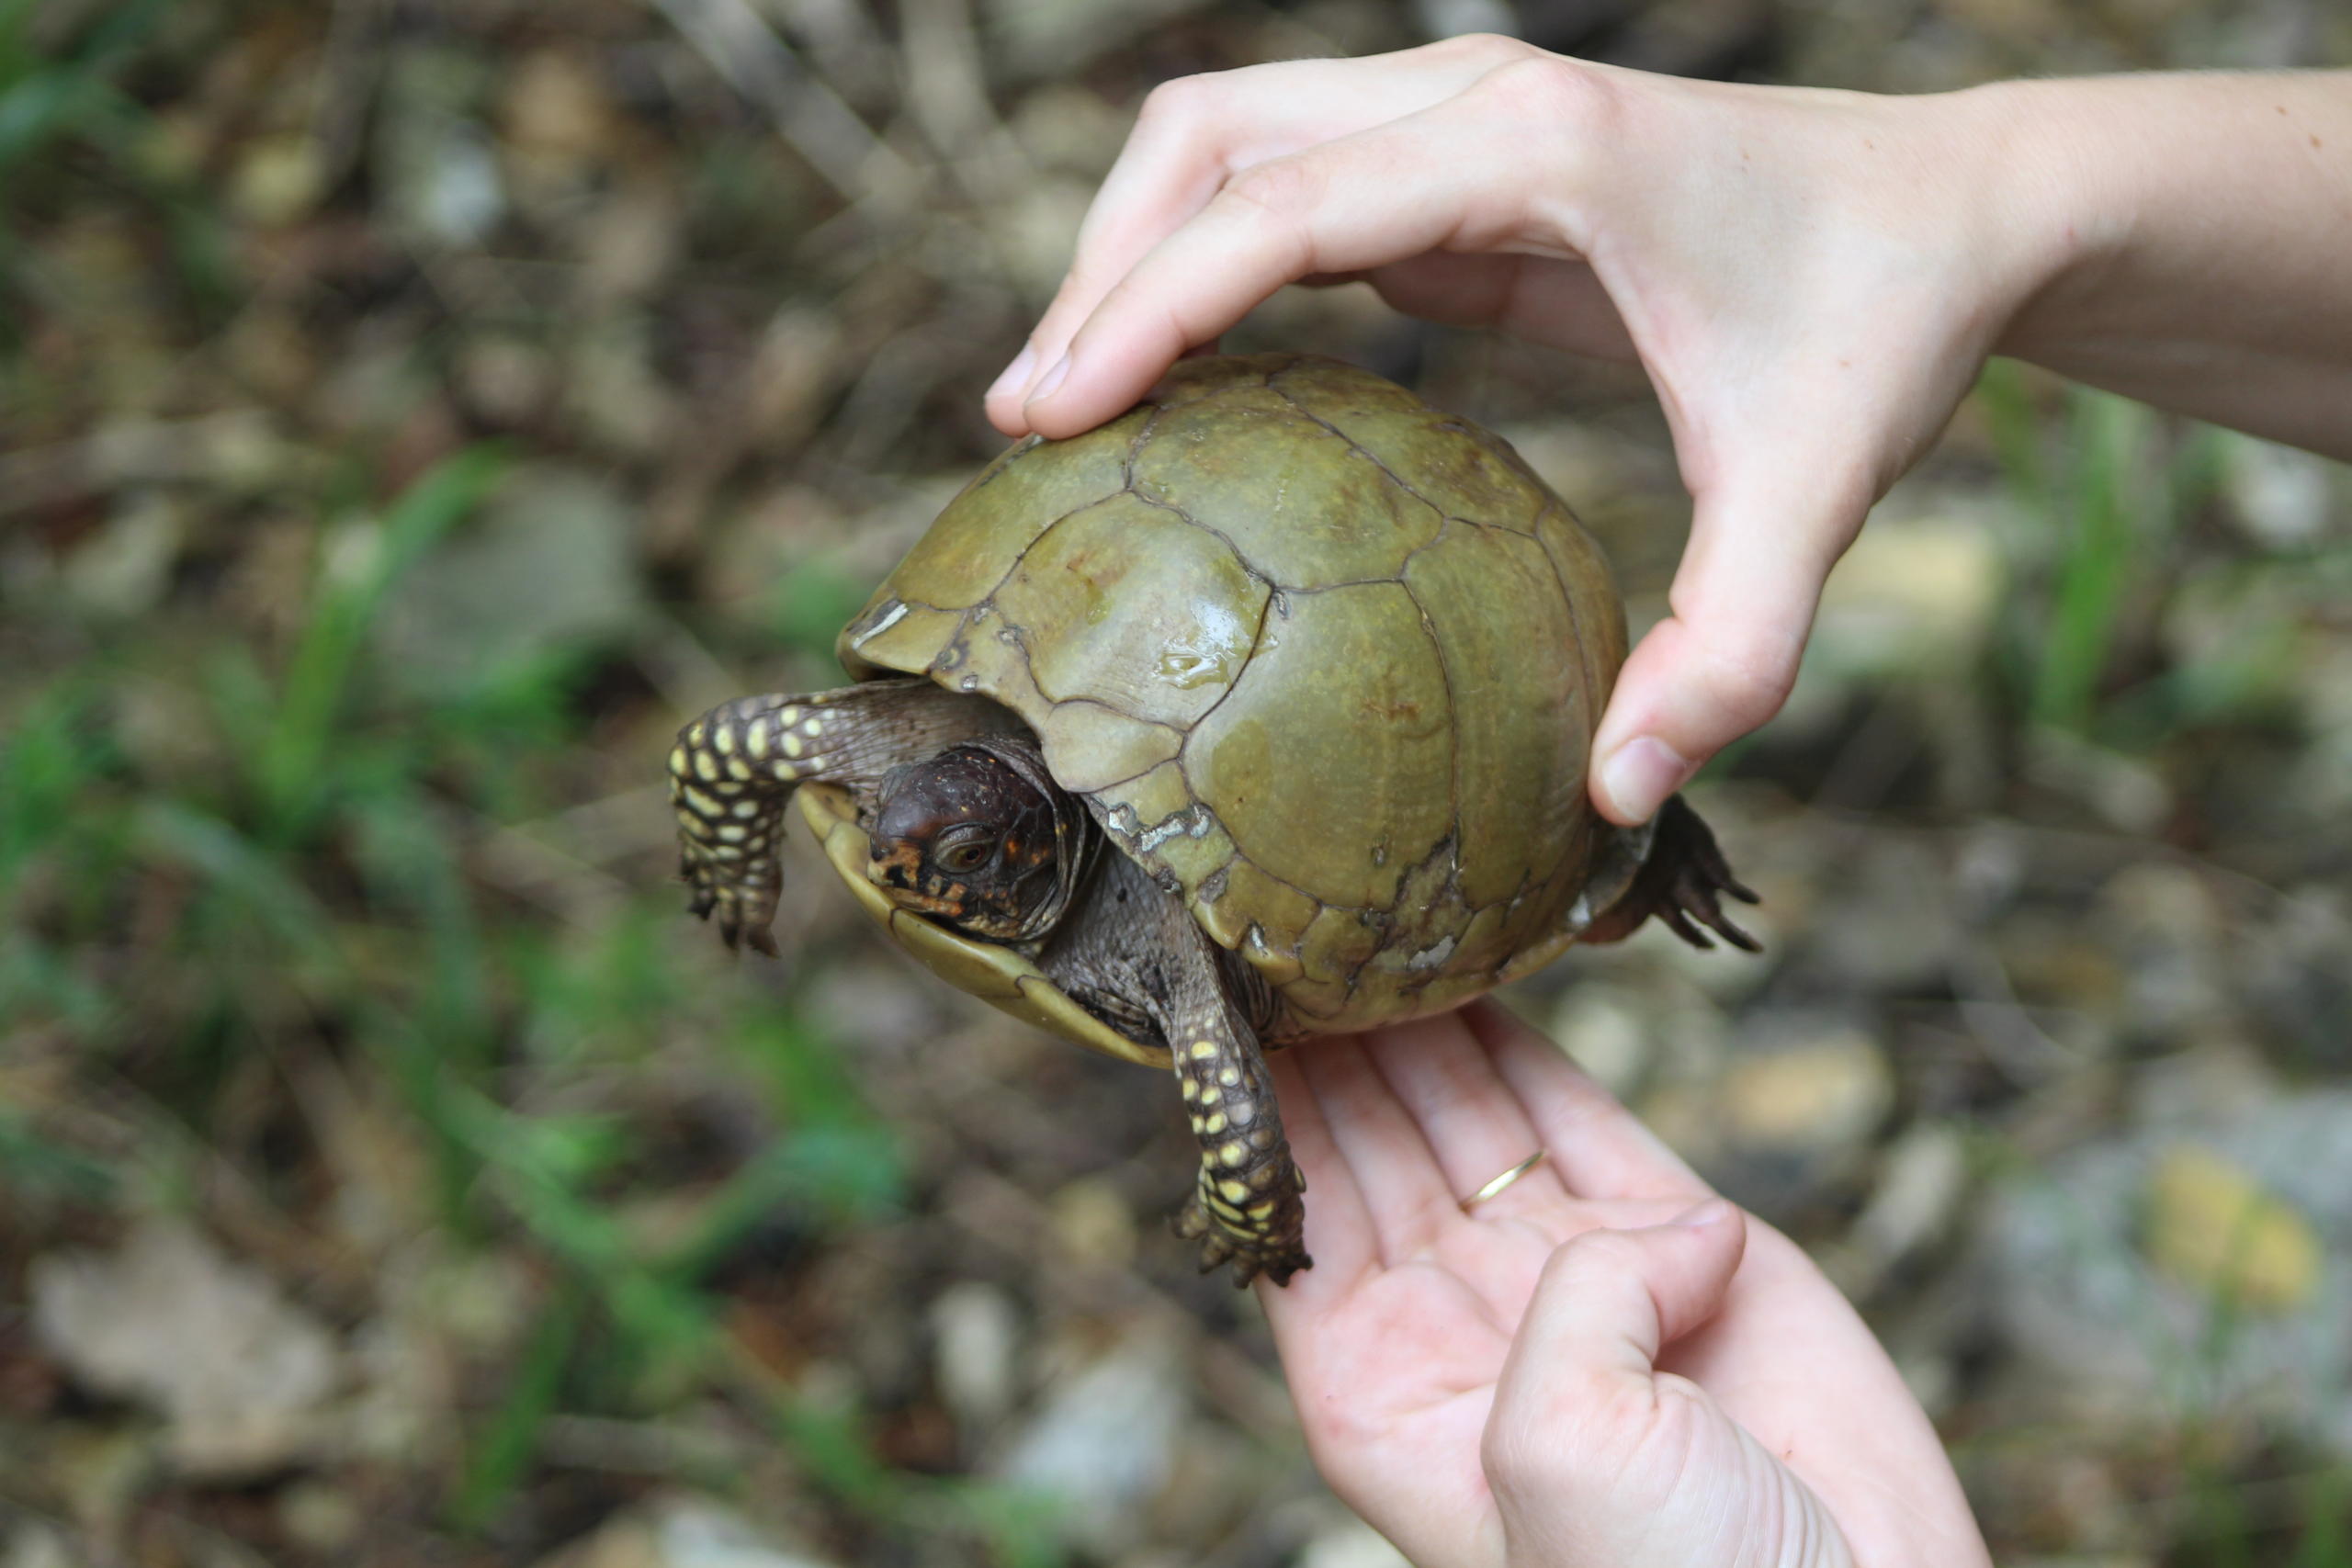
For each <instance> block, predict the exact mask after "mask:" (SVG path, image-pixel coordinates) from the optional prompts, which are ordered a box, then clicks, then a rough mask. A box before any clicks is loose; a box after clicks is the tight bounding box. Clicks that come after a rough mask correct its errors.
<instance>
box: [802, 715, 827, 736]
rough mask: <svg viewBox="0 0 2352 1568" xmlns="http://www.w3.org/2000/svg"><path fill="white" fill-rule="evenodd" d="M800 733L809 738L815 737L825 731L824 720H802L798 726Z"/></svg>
mask: <svg viewBox="0 0 2352 1568" xmlns="http://www.w3.org/2000/svg"><path fill="white" fill-rule="evenodd" d="M800 733H801V734H803V735H806V736H808V737H809V738H810V739H815V738H816V737H818V736H820V735H822V734H824V733H825V726H824V721H823V720H821V719H814V718H812V719H807V720H804V721H803V722H802V724H801V726H800Z"/></svg>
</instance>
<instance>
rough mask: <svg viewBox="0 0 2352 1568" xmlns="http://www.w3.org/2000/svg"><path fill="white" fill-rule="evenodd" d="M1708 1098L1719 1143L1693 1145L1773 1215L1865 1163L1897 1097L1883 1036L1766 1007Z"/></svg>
mask: <svg viewBox="0 0 2352 1568" xmlns="http://www.w3.org/2000/svg"><path fill="white" fill-rule="evenodd" d="M1710 1098H1711V1099H1712V1101H1713V1120H1714V1122H1715V1123H1716V1126H1717V1127H1718V1129H1719V1134H1718V1141H1717V1144H1716V1146H1715V1148H1714V1149H1713V1151H1712V1152H1711V1153H1710V1152H1705V1151H1703V1150H1702V1149H1701V1148H1694V1149H1692V1150H1691V1151H1690V1152H1691V1154H1692V1156H1693V1157H1694V1158H1697V1159H1698V1160H1699V1161H1700V1164H1701V1168H1702V1170H1704V1171H1705V1172H1706V1173H1707V1174H1708V1175H1710V1176H1711V1177H1713V1179H1715V1180H1716V1182H1717V1184H1718V1185H1719V1186H1721V1187H1722V1188H1723V1189H1724V1190H1725V1191H1728V1192H1731V1193H1733V1194H1735V1195H1736V1196H1737V1197H1738V1199H1739V1200H1740V1201H1741V1202H1743V1203H1746V1204H1747V1205H1748V1206H1749V1207H1750V1208H1753V1209H1755V1210H1756V1211H1758V1213H1762V1214H1763V1215H1764V1216H1765V1217H1766V1218H1768V1219H1769V1218H1772V1217H1775V1216H1786V1215H1787V1214H1789V1213H1792V1211H1793V1210H1795V1209H1796V1208H1798V1207H1800V1206H1801V1205H1803V1204H1804V1203H1805V1202H1807V1201H1811V1200H1813V1199H1814V1198H1815V1197H1816V1196H1818V1195H1819V1194H1820V1193H1821V1192H1822V1191H1823V1190H1825V1189H1826V1188H1827V1187H1828V1186H1829V1185H1830V1184H1832V1183H1835V1182H1838V1181H1840V1180H1843V1179H1849V1178H1851V1177H1852V1176H1853V1175H1855V1174H1856V1173H1857V1172H1858V1171H1859V1170H1860V1158H1861V1156H1862V1155H1863V1153H1864V1151H1865V1149H1866V1147H1867V1145H1869V1143H1870V1140H1871V1136H1872V1135H1873V1134H1875V1133H1876V1132H1877V1130H1878V1128H1879V1125H1880V1123H1881V1122H1883V1121H1884V1120H1885V1119H1886V1113H1887V1111H1888V1110H1889V1108H1890V1107H1891V1106H1892V1105H1893V1103H1894V1074H1893V1072H1892V1070H1891V1069H1890V1068H1889V1067H1888V1066H1887V1063H1886V1057H1885V1055H1884V1053H1883V1052H1882V1051H1881V1050H1880V1048H1879V1045H1878V1043H1877V1041H1875V1040H1874V1039H1872V1038H1871V1035H1870V1034H1868V1033H1867V1032H1864V1031H1863V1030H1862V1029H1860V1027H1858V1026H1856V1025H1855V1024H1853V1023H1851V1022H1849V1021H1841V1020H1838V1019H1837V1018H1834V1017H1826V1016H1822V1015H1817V1014H1812V1013H1806V1012H1798V1011H1786V1012H1767V1013H1761V1014H1755V1015H1751V1016H1750V1017H1749V1018H1747V1020H1745V1021H1743V1024H1742V1027H1741V1030H1740V1033H1739V1035H1738V1037H1737V1038H1736V1040H1735V1041H1734V1043H1733V1044H1732V1047H1731V1051H1730V1053H1729V1055H1728V1059H1727V1061H1726V1064H1725V1066H1724V1070H1723V1075H1722V1077H1720V1078H1719V1079H1718V1080H1717V1081H1716V1082H1715V1084H1714V1085H1713V1093H1712V1096H1711V1097H1710Z"/></svg>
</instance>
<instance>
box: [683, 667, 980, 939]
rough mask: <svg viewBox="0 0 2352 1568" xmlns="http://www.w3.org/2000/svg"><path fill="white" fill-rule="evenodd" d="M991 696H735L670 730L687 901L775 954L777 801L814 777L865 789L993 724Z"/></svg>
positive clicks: (880, 685) (779, 884) (928, 692)
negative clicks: (675, 733) (673, 735)
mask: <svg viewBox="0 0 2352 1568" xmlns="http://www.w3.org/2000/svg"><path fill="white" fill-rule="evenodd" d="M1010 722H1011V718H1010V716H1009V715H1006V714H1005V713H1004V711H1003V710H1002V709H1001V708H998V707H996V706H995V705H993V704H990V703H987V702H984V701H981V700H979V699H978V698H974V697H968V696H963V695H959V694H956V693H954V692H948V691H943V690H942V689H941V688H939V687H938V686H935V685H933V683H932V682H929V681H925V680H920V679H909V680H891V681H869V682H864V683H863V684H860V685H855V686H843V687H841V688H839V689H837V690H834V691H830V692H807V693H799V694H770V695H765V696H757V697H739V698H737V699H736V700H735V701H733V702H730V703H721V704H720V705H718V706H717V707H715V708H713V709H711V710H710V711H709V712H708V713H707V714H705V715H703V716H701V717H700V718H698V719H695V721H694V722H693V723H692V724H689V725H687V726H686V727H685V728H684V729H681V730H680V731H679V732H678V740H677V744H676V745H675V746H674V747H673V748H672V749H671V751H670V804H671V807H673V809H674V810H675V812H676V813H677V818H678V871H679V874H680V875H681V876H683V877H684V879H685V883H686V886H687V888H688V889H689V891H690V897H689V899H688V903H687V908H689V909H690V910H692V911H693V912H694V913H695V914H696V915H698V916H700V917H702V918H703V919H707V920H711V921H714V922H715V923H716V924H717V925H718V934H719V936H720V937H721V938H722V939H723V940H724V941H725V942H726V943H727V945H728V946H729V947H737V946H741V944H742V943H744V942H749V943H750V944H751V945H752V947H754V948H756V949H758V950H759V951H760V952H762V953H768V954H770V955H773V954H774V953H775V950H776V949H775V936H774V935H773V934H771V933H770V931H769V930H768V927H769V924H770V923H771V922H772V921H773V920H774V919H775V907H776V901H777V899H778V898H779V897H781V896H782V894H783V891H784V862H783V860H782V858H781V854H780V852H781V850H782V848H783V841H784V811H785V807H786V805H787V804H788V803H789V802H790V801H791V799H792V792H793V791H794V790H795V789H797V788H798V787H799V786H800V785H802V784H809V783H816V782H822V783H827V784H845V785H848V786H850V787H852V788H866V787H870V786H871V785H873V784H876V783H877V782H878V781H879V780H880V778H881V776H882V775H883V774H884V773H888V771H889V770H890V769H891V768H893V767H896V766H897V765H899V763H901V762H911V761H920V760H922V758H924V757H927V756H929V755H931V753H933V751H936V750H938V749H939V748H940V747H942V746H945V745H950V744H953V743H954V742H956V741H957V740H965V739H970V738H971V737H973V736H975V735H980V734H986V733H989V732H990V731H993V730H999V729H1002V728H1007V727H1008V725H1009V723H1010Z"/></svg>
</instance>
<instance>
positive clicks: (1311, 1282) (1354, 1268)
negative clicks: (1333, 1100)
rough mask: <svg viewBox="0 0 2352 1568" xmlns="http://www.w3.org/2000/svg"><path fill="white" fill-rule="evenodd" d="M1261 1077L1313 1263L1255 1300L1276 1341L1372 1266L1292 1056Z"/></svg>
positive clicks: (1347, 1190)
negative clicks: (1301, 1205) (1301, 1192)
mask: <svg viewBox="0 0 2352 1568" xmlns="http://www.w3.org/2000/svg"><path fill="white" fill-rule="evenodd" d="M1266 1071H1267V1075H1268V1077H1271V1078H1272V1081H1273V1086H1274V1098H1275V1100H1276V1101H1277V1103H1279V1104H1280V1105H1281V1106H1282V1112H1283V1130H1284V1132H1285V1133H1286V1134H1288V1136H1289V1139H1290V1153H1291V1157H1292V1158H1293V1159H1295V1160H1296V1161H1297V1162H1298V1168H1299V1169H1300V1170H1301V1171H1303V1172H1305V1173H1306V1189H1307V1192H1308V1194H1309V1196H1308V1198H1307V1200H1306V1250H1307V1253H1308V1255H1309V1256H1310V1257H1312V1258H1314V1259H1315V1267H1314V1268H1312V1269H1307V1270H1306V1272H1304V1273H1301V1274H1295V1275H1293V1276H1292V1277H1291V1281H1290V1283H1289V1284H1288V1285H1286V1286H1283V1287H1282V1288H1281V1289H1276V1288H1274V1287H1273V1286H1272V1285H1271V1284H1267V1285H1261V1287H1260V1288H1259V1291H1258V1299H1259V1300H1260V1301H1261V1302H1263V1303H1265V1304H1266V1314H1267V1316H1268V1317H1269V1318H1271V1319H1272V1320H1273V1322H1274V1326H1275V1332H1276V1333H1277V1334H1280V1333H1282V1332H1283V1323H1284V1320H1285V1319H1286V1318H1288V1317H1290V1316H1293V1315H1296V1314H1301V1313H1306V1314H1311V1313H1312V1312H1313V1310H1314V1309H1315V1308H1317V1307H1318V1306H1321V1305H1324V1304H1326V1303H1329V1302H1330V1301H1333V1300H1337V1299H1339V1298H1340V1297H1342V1296H1344V1295H1345V1294H1346V1292H1348V1291H1349V1290H1351V1289H1352V1288H1353V1287H1354V1285H1355V1284H1356V1282H1357V1280H1358V1279H1359V1278H1360V1277H1361V1276H1362V1274H1363V1271H1364V1269H1368V1268H1370V1267H1371V1266H1373V1265H1374V1263H1376V1262H1377V1261H1378V1260H1379V1259H1378V1253H1377V1249H1376V1246H1377V1244H1376V1239H1375V1237H1374V1232H1373V1223H1372V1216H1371V1214H1370V1213H1368V1212H1367V1211H1366V1210H1365V1208H1364V1198H1363V1190H1362V1189H1361V1188H1359V1187H1358V1186H1357V1185H1356V1181H1355V1178H1354V1176H1353V1175H1352V1174H1351V1172H1350V1171H1349V1169H1348V1163H1347V1160H1346V1158H1345V1157H1344V1156H1341V1154H1340V1148H1339V1145H1337V1144H1336V1143H1334V1142H1333V1141H1332V1137H1331V1128H1330V1125H1329V1122H1326V1121H1325V1120H1324V1117H1323V1108H1322V1106H1321V1105H1320V1104H1319V1103H1318V1102H1317V1100H1316V1097H1315V1094H1314V1091H1313V1090H1312V1089H1309V1088H1308V1087H1307V1084H1306V1077H1305V1076H1304V1075H1303V1074H1302V1073H1301V1072H1300V1070H1299V1056H1298V1053H1297V1052H1295V1051H1283V1052H1278V1053H1276V1054H1275V1055H1273V1056H1272V1058H1271V1059H1269V1060H1268V1062H1267V1064H1266Z"/></svg>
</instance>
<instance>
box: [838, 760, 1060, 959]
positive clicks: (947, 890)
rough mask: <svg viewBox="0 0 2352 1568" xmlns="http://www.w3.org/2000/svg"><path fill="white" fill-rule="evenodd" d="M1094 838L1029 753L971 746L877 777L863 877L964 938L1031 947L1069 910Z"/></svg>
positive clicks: (903, 905)
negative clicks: (869, 851) (870, 844)
mask: <svg viewBox="0 0 2352 1568" xmlns="http://www.w3.org/2000/svg"><path fill="white" fill-rule="evenodd" d="M1091 827H1092V823H1091V821H1090V820H1089V818H1087V815H1086V809H1085V807H1082V806H1080V804H1079V803H1078V801H1077V800H1075V799H1074V798H1072V797H1071V795H1069V792H1068V791H1067V790H1064V789H1063V788H1062V787H1061V786H1060V785H1059V784H1056V783H1054V781H1053V777H1052V775H1051V774H1049V773H1046V764H1045V760H1044V758H1043V757H1041V756H1040V755H1039V754H1038V752H1037V749H1036V747H1035V745H1033V744H1030V743H1029V742H1026V741H1023V740H1016V739H1006V738H997V737H990V738H989V739H981V740H972V741H967V742H965V743H963V744H961V745H956V746H950V747H948V748H946V749H945V750H942V751H940V752H938V753H937V754H936V755H934V756H933V757H931V758H929V759H928V760H926V761H921V762H910V763H907V764H905V765H903V766H900V767H897V768H893V769H892V770H890V772H889V773H888V775H886V776H885V777H884V779H883V781H882V787H881V791H880V794H879V797H878V800H877V803H876V807H875V812H874V818H873V822H872V825H871V827H870V828H869V829H868V835H869V837H870V838H871V839H872V840H873V844H874V849H873V858H872V859H871V861H870V862H869V863H867V865H866V868H865V874H866V877H867V878H868V880H870V881H872V882H873V884H874V885H875V886H876V887H879V888H881V889H882V890H883V891H884V892H885V893H887V894H888V895H889V897H890V900H891V902H893V903H895V904H897V905H898V906H899V908H902V909H908V910H911V911H912V912H914V913H916V914H920V915H926V916H928V917H930V918H931V919H934V920H937V921H938V922H940V923H941V924H942V925H944V926H949V927H952V928H953V929H955V930H956V931H961V932H963V933H964V934H965V935H967V936H972V937H979V938H982V939H984V940H986V941H989V942H1031V941H1035V939H1037V938H1039V937H1042V936H1044V935H1045V934H1046V932H1048V931H1052V930H1053V929H1054V926H1055V925H1056V923H1057V922H1058V921H1059V920H1060V919H1061V917H1062V914H1063V911H1065V910H1066V909H1068V908H1069V903H1070V899H1071V897H1073V896H1074V895H1075V894H1076V892H1077V890H1078V883H1079V879H1080V874H1081V873H1082V872H1083V871H1084V869H1085V862H1086V859H1087V855H1086V850H1087V848H1088V845H1089V840H1088V837H1087V835H1088V832H1089V830H1090V829H1091Z"/></svg>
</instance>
